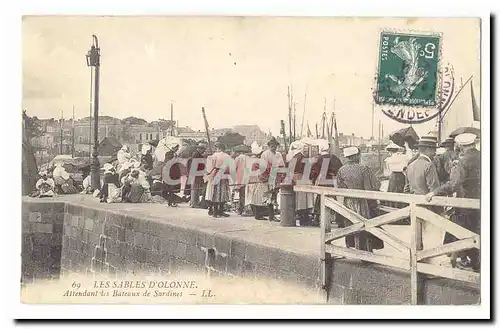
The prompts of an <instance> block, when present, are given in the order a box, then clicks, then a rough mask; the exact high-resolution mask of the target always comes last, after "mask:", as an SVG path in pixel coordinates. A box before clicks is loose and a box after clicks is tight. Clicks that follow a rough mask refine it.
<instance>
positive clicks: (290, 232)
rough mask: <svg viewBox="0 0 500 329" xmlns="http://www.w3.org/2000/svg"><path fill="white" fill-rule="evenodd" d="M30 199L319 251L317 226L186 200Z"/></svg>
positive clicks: (436, 239) (403, 230)
mask: <svg viewBox="0 0 500 329" xmlns="http://www.w3.org/2000/svg"><path fill="white" fill-rule="evenodd" d="M24 198H26V199H29V200H30V202H53V201H55V200H57V201H62V202H71V203H73V204H79V205H83V206H87V207H92V208H97V209H103V210H108V211H116V212H119V213H121V214H123V213H126V214H128V215H132V216H137V217H148V218H151V219H152V220H155V221H159V222H164V223H173V224H176V225H179V226H182V227H188V228H195V229H198V230H201V231H205V232H207V233H223V234H224V235H229V236H232V237H237V238H240V239H242V240H244V241H246V242H250V243H256V244H262V245H266V246H271V247H277V248H278V247H279V248H282V249H285V250H287V251H292V252H296V253H300V254H308V255H318V256H319V251H320V230H319V228H317V227H282V226H280V224H279V223H278V222H269V221H259V220H255V219H254V218H253V217H242V216H239V215H236V214H234V213H231V216H230V217H227V218H213V217H210V216H208V214H207V210H203V209H193V208H190V207H188V206H187V204H181V205H179V207H177V208H171V207H168V206H167V205H166V204H160V203H147V204H145V203H136V204H131V203H111V204H106V203H99V202H98V199H96V198H94V197H92V196H90V195H81V194H77V195H61V196H58V197H57V198H56V199H55V200H54V199H37V198H28V197H24ZM384 229H385V230H387V231H388V232H389V233H392V234H394V235H395V236H397V237H398V238H399V239H400V240H402V241H404V242H407V243H409V242H410V228H409V226H399V225H386V226H384ZM426 237H428V238H427V239H426V241H424V243H425V245H429V243H430V244H432V245H437V244H439V243H440V241H442V240H440V239H441V233H439V232H437V233H434V234H427V235H426ZM335 244H338V245H345V243H344V240H343V239H342V240H338V241H337V243H335ZM376 252H377V253H381V254H391V255H394V254H396V253H398V252H397V251H396V250H395V249H393V248H392V247H391V246H388V245H387V244H386V248H384V249H383V250H378V251H376Z"/></svg>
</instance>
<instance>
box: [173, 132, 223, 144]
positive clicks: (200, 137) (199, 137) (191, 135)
mask: <svg viewBox="0 0 500 329" xmlns="http://www.w3.org/2000/svg"><path fill="white" fill-rule="evenodd" d="M177 137H179V138H181V139H192V140H194V141H196V142H201V141H206V140H207V133H206V132H204V131H193V132H182V133H179V134H178V135H177ZM210 139H211V140H212V141H215V140H217V137H213V136H212V137H211V138H210Z"/></svg>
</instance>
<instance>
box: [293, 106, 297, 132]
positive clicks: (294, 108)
mask: <svg viewBox="0 0 500 329" xmlns="http://www.w3.org/2000/svg"><path fill="white" fill-rule="evenodd" d="M296 105H297V102H294V103H293V140H295V138H296V135H295V133H296V128H297V124H296V123H297V122H296V121H297V106H296Z"/></svg>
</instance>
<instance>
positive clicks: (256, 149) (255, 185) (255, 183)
mask: <svg viewBox="0 0 500 329" xmlns="http://www.w3.org/2000/svg"><path fill="white" fill-rule="evenodd" d="M262 153H263V150H262V146H260V145H258V144H257V143H256V142H254V143H253V144H252V156H251V158H250V159H249V161H248V165H250V164H251V165H252V167H251V168H249V169H251V170H250V177H249V179H248V184H247V185H246V186H245V205H246V206H250V207H251V208H252V211H253V213H254V216H255V219H257V220H262V219H264V215H265V214H266V213H267V212H268V211H267V209H268V204H269V196H270V195H269V192H270V190H269V183H268V182H267V181H261V180H260V179H259V177H258V175H256V173H257V172H258V170H259V163H258V161H259V159H260V158H261V155H262Z"/></svg>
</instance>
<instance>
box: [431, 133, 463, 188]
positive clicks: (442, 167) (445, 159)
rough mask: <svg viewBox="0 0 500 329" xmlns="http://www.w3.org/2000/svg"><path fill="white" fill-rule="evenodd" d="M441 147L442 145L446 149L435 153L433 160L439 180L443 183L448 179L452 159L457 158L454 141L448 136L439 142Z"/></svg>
mask: <svg viewBox="0 0 500 329" xmlns="http://www.w3.org/2000/svg"><path fill="white" fill-rule="evenodd" d="M441 147H444V148H445V149H446V150H445V151H444V153H442V154H440V155H437V156H436V157H435V159H434V160H435V163H436V169H437V173H438V177H439V182H440V183H441V184H444V183H446V182H447V181H449V180H450V173H451V166H452V164H453V161H454V160H456V159H458V154H457V153H456V152H455V141H454V139H453V138H451V137H448V138H447V139H446V140H445V141H444V142H443V143H441Z"/></svg>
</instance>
